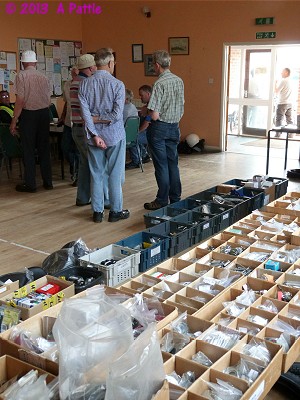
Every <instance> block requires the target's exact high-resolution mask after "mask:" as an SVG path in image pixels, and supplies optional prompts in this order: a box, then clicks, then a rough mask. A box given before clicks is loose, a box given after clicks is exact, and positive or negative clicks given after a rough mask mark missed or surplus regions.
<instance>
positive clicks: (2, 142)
mask: <svg viewBox="0 0 300 400" xmlns="http://www.w3.org/2000/svg"><path fill="white" fill-rule="evenodd" d="M0 155H1V166H0V174H1V173H2V168H3V165H4V163H5V166H6V172H7V177H8V178H9V171H11V170H12V165H11V160H12V159H13V158H17V159H18V162H19V169H20V177H21V178H22V159H23V152H22V147H21V143H20V141H19V139H18V137H17V136H13V135H12V134H11V133H10V130H9V125H8V124H0Z"/></svg>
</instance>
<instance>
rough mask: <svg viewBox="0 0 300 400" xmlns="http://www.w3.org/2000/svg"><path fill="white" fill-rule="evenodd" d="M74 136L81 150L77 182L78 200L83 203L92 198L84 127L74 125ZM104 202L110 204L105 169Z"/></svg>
mask: <svg viewBox="0 0 300 400" xmlns="http://www.w3.org/2000/svg"><path fill="white" fill-rule="evenodd" d="M72 136H73V139H74V142H75V143H76V146H77V149H78V151H79V167H78V182H77V197H76V200H77V201H78V202H79V203H81V204H86V203H88V202H89V201H90V199H91V183H90V182H91V174H90V166H89V161H88V145H87V142H86V133H85V130H84V128H83V127H76V126H73V128H72ZM103 191H104V202H105V205H108V204H110V202H109V196H108V176H107V172H106V170H105V174H104V186H103Z"/></svg>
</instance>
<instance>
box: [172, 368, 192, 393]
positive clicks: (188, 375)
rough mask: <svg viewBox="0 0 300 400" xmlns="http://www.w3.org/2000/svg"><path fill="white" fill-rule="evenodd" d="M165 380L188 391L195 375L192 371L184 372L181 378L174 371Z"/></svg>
mask: <svg viewBox="0 0 300 400" xmlns="http://www.w3.org/2000/svg"><path fill="white" fill-rule="evenodd" d="M166 379H167V381H168V382H169V383H172V384H173V385H177V386H181V387H183V388H185V389H188V388H189V387H190V386H191V385H192V384H193V383H194V382H195V379H196V377H195V373H194V372H193V371H186V372H184V373H183V374H182V376H180V375H178V374H177V373H176V372H175V371H173V372H171V373H170V374H168V375H166Z"/></svg>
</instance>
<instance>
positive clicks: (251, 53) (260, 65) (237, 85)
mask: <svg viewBox="0 0 300 400" xmlns="http://www.w3.org/2000/svg"><path fill="white" fill-rule="evenodd" d="M230 50H231V51H230V59H229V65H230V68H229V88H228V110H227V121H228V124H227V134H232V135H245V136H266V132H267V127H268V125H269V123H270V120H271V118H272V109H273V95H272V90H271V88H272V87H273V75H274V74H273V70H272V65H273V57H274V55H273V52H272V50H271V49H270V48H266V49H258V48H251V47H250V46H247V47H246V46H245V47H236V46H234V47H232V48H231V49H230Z"/></svg>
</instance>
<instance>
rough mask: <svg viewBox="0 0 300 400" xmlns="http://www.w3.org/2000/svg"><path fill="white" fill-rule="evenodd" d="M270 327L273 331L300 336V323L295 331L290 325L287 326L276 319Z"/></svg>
mask: <svg viewBox="0 0 300 400" xmlns="http://www.w3.org/2000/svg"><path fill="white" fill-rule="evenodd" d="M272 327H273V328H274V329H277V330H279V331H281V332H285V333H287V334H289V335H292V336H295V337H297V338H298V337H299V336H300V323H299V326H297V328H296V329H295V328H294V327H293V326H292V325H290V324H288V323H287V322H285V321H282V320H281V319H277V320H276V321H275V322H273V324H272Z"/></svg>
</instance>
